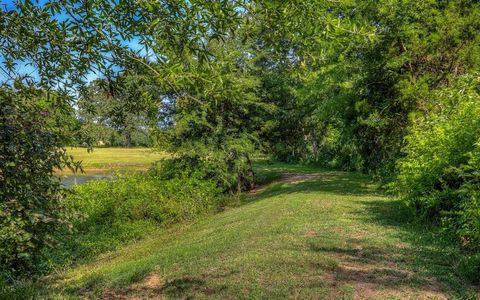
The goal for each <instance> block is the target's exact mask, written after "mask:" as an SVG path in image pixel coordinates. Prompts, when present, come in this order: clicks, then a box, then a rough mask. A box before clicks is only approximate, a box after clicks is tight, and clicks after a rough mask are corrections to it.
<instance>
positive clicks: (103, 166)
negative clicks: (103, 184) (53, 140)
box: [59, 148, 166, 174]
mask: <svg viewBox="0 0 480 300" xmlns="http://www.w3.org/2000/svg"><path fill="white" fill-rule="evenodd" d="M67 151H68V154H70V155H72V156H73V158H74V159H75V160H76V161H82V167H83V170H84V172H85V173H86V174H110V173H112V172H114V171H130V170H145V169H147V168H148V167H149V166H150V165H151V164H152V163H154V162H156V161H158V160H160V159H162V158H165V157H166V154H164V153H160V152H158V151H154V150H153V149H149V148H94V149H93V150H91V151H88V149H87V148H67ZM59 173H60V174H70V173H71V172H70V171H69V170H62V171H59Z"/></svg>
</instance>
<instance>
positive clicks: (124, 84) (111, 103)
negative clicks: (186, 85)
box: [77, 74, 160, 147]
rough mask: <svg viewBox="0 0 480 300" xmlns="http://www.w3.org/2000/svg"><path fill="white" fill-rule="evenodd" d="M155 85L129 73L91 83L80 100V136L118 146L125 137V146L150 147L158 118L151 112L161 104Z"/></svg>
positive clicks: (83, 91) (78, 102)
mask: <svg viewBox="0 0 480 300" xmlns="http://www.w3.org/2000/svg"><path fill="white" fill-rule="evenodd" d="M151 85H152V83H151V82H150V83H149V82H148V81H147V80H146V78H145V76H139V75H127V74H123V75H121V76H119V77H117V78H115V79H97V80H95V81H93V82H91V83H90V84H89V85H88V86H87V87H85V88H84V89H83V90H82V92H81V96H80V98H79V100H78V101H77V106H78V114H79V117H80V120H81V122H82V124H83V125H82V130H81V132H80V134H83V136H84V138H86V139H88V140H90V141H91V142H92V141H94V142H95V143H97V144H98V143H99V142H104V143H109V144H110V145H118V141H117V140H119V138H118V137H117V136H120V135H121V136H123V141H122V144H123V146H126V147H130V146H132V144H133V145H143V146H145V145H148V144H149V142H148V140H149V133H148V131H149V125H150V124H151V119H152V118H153V117H156V116H151V115H152V112H151V111H152V110H154V109H156V107H157V105H158V103H159V102H160V100H159V98H160V95H157V90H156V88H155V87H152V86H151ZM154 98H155V99H154ZM132 137H135V140H132ZM142 137H143V138H142ZM107 141H108V142H107ZM85 142H87V143H88V141H87V140H85Z"/></svg>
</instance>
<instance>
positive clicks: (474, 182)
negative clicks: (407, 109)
mask: <svg viewBox="0 0 480 300" xmlns="http://www.w3.org/2000/svg"><path fill="white" fill-rule="evenodd" d="M479 87H480V77H479V76H478V75H477V74H475V75H474V76H463V77H461V78H459V79H458V80H457V81H456V82H454V83H453V84H452V85H451V86H450V87H448V88H443V89H441V90H439V91H437V92H434V93H433V94H432V96H433V97H432V101H431V102H429V103H426V105H427V109H428V111H429V112H428V113H426V114H424V115H421V116H415V117H417V118H416V119H415V120H414V121H413V125H412V126H411V128H410V132H409V134H408V135H407V137H406V141H407V145H406V146H405V148H404V149H403V150H404V152H405V154H406V156H405V157H404V158H402V159H400V160H399V161H398V164H397V166H398V176H397V178H396V182H395V183H394V187H395V189H396V191H397V192H398V193H399V194H400V195H401V196H402V197H403V198H404V199H405V200H406V201H407V203H408V204H409V205H410V206H411V207H412V208H413V209H414V210H415V211H416V212H417V213H419V214H420V215H422V216H425V217H429V218H432V219H434V220H437V221H438V222H439V224H441V225H442V226H443V227H444V228H446V229H449V230H450V231H451V232H453V233H454V234H455V235H456V236H457V237H458V238H459V239H460V240H461V242H462V244H463V245H464V246H467V247H469V248H473V249H479V248H480V199H479V196H480V172H479V171H480V94H479V92H480V90H479Z"/></svg>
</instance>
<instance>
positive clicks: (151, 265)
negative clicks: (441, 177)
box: [35, 164, 478, 299]
mask: <svg viewBox="0 0 480 300" xmlns="http://www.w3.org/2000/svg"><path fill="white" fill-rule="evenodd" d="M257 168H260V169H261V171H262V172H260V176H264V177H271V178H273V177H275V176H273V174H274V173H275V172H299V171H302V169H303V168H302V167H301V166H288V165H279V164H277V165H269V164H260V165H257ZM304 171H307V172H308V173H310V174H312V173H313V172H314V170H313V169H312V168H311V167H310V168H304ZM262 174H269V175H268V176H265V175H262ZM315 176H316V177H312V176H310V177H306V179H304V180H302V179H301V178H296V179H295V180H288V179H285V178H284V179H282V180H281V181H277V182H274V183H272V184H270V185H269V186H268V187H266V188H265V189H262V190H261V191H260V192H258V193H253V194H249V195H245V196H244V197H243V199H240V201H238V202H237V203H236V206H235V207H227V208H226V209H225V211H223V212H221V213H218V214H216V215H212V216H209V217H205V218H202V219H200V220H199V221H197V222H195V223H190V224H178V225H175V226H172V227H170V228H168V229H158V230H157V231H154V232H153V233H152V234H151V235H150V237H148V238H146V239H143V240H140V241H137V242H135V243H131V244H129V245H125V246H124V247H122V248H120V249H119V250H118V251H115V252H112V253H107V254H105V255H102V256H100V257H98V259H96V260H94V261H92V262H89V263H86V264H82V265H79V266H77V267H75V268H72V269H69V270H66V271H65V272H62V273H60V274H59V275H58V276H57V277H56V278H49V279H48V280H46V281H45V286H44V289H42V291H43V292H42V295H43V296H45V297H46V298H55V297H57V298H62V299H63V298H69V297H72V298H76V297H80V298H84V297H87V298H90V297H92V298H116V297H124V298H129V297H136V298H152V297H153V298H154V297H160V298H172V299H178V298H182V299H184V298H220V299H225V298H250V299H251V298H264V299H272V298H298V299H311V298H315V299H317V298H326V299H332V298H335V299H338V298H346V299H350V298H356V297H359V296H362V297H363V298H380V299H385V298H395V299H405V298H408V299H417V298H443V297H462V298H474V297H475V295H477V293H478V289H477V288H476V287H473V286H471V285H469V284H467V283H466V281H465V280H464V279H463V278H462V277H461V275H460V274H458V272H457V271H456V263H457V262H458V261H459V257H460V255H461V253H460V251H459V250H458V249H457V248H456V246H455V243H452V242H451V241H450V240H448V239H446V238H443V237H442V235H439V234H438V233H437V232H436V231H435V230H433V229H430V228H428V227H425V226H419V225H415V223H412V221H411V220H410V219H409V217H408V214H405V210H404V207H403V206H402V204H401V203H400V202H399V201H396V200H393V199H390V198H388V197H386V196H384V195H382V194H381V193H380V192H379V191H378V190H377V188H376V186H375V185H374V184H373V183H372V181H371V180H370V178H369V177H367V176H364V175H361V174H355V173H345V172H332V171H328V172H327V171H322V170H318V169H317V172H316V174H315ZM279 177H280V176H278V174H277V176H276V178H279ZM35 293H37V292H35Z"/></svg>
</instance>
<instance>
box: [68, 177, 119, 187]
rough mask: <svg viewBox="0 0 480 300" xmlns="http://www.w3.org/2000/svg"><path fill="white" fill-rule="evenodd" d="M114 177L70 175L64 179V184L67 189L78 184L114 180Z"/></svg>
mask: <svg viewBox="0 0 480 300" xmlns="http://www.w3.org/2000/svg"><path fill="white" fill-rule="evenodd" d="M112 178H113V176H112V175H68V176H63V177H62V184H63V185H64V186H66V187H70V186H74V185H76V184H84V183H85V182H89V181H92V180H99V179H112Z"/></svg>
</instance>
